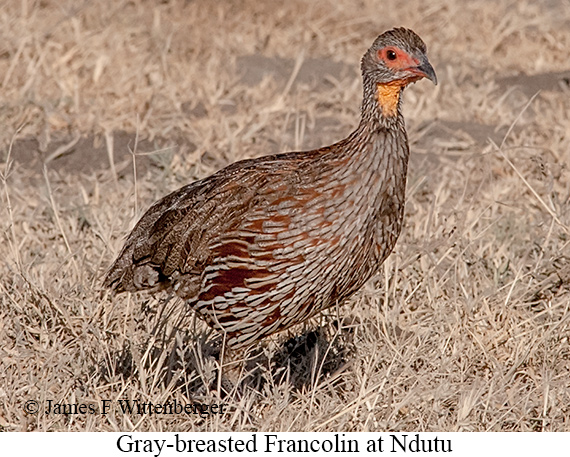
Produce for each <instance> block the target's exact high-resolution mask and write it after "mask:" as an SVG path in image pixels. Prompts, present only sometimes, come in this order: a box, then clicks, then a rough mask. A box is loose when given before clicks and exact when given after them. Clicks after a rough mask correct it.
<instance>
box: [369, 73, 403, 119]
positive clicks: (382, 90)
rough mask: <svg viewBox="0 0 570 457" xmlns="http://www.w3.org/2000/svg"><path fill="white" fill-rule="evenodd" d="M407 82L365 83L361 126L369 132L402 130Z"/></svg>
mask: <svg viewBox="0 0 570 457" xmlns="http://www.w3.org/2000/svg"><path fill="white" fill-rule="evenodd" d="M405 86H406V83H405V81H402V80H397V81H391V82H388V83H374V82H371V81H366V82H365V83H364V93H363V97H362V108H361V111H362V117H361V122H360V123H361V126H360V127H363V128H365V129H367V130H370V129H372V130H376V129H378V128H380V129H383V128H384V129H390V128H400V126H401V125H402V124H403V123H402V114H401V104H402V92H403V90H404V87H405Z"/></svg>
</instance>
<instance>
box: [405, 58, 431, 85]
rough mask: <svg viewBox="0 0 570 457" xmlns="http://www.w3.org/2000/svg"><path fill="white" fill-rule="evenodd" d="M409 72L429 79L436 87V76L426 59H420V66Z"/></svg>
mask: <svg viewBox="0 0 570 457" xmlns="http://www.w3.org/2000/svg"><path fill="white" fill-rule="evenodd" d="M410 70H411V71H412V72H413V73H415V74H417V75H418V76H421V77H423V78H427V79H429V80H430V81H431V82H433V83H434V84H435V85H436V86H437V76H436V75H435V70H434V69H433V67H432V66H431V63H429V60H428V59H427V57H425V56H424V57H422V59H421V60H420V64H419V65H418V66H417V67H414V68H411V69H410Z"/></svg>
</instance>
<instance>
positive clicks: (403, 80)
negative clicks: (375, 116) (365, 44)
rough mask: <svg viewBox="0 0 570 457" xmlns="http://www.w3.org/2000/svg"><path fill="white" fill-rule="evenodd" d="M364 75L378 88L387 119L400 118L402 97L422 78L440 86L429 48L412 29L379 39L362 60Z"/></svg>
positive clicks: (388, 32)
mask: <svg viewBox="0 0 570 457" xmlns="http://www.w3.org/2000/svg"><path fill="white" fill-rule="evenodd" d="M361 67H362V75H363V78H364V80H365V81H366V82H368V83H370V84H372V85H373V86H374V87H375V88H376V97H377V100H378V103H379V105H380V108H381V109H382V112H383V114H384V115H385V116H394V115H396V114H397V108H398V102H399V99H400V93H401V91H402V89H403V88H404V87H406V86H407V85H408V84H410V83H413V82H416V81H418V80H419V79H422V78H428V79H430V80H431V81H432V82H433V83H434V84H437V77H436V75H435V71H434V69H433V67H432V66H431V64H430V63H429V60H428V58H427V54H426V45H425V43H424V42H423V41H422V39H421V38H420V37H419V36H418V35H417V34H416V33H414V32H413V31H412V30H410V29H405V28H395V29H392V30H389V31H387V32H384V33H383V34H382V35H380V36H379V37H378V38H376V40H375V41H374V43H373V44H372V46H371V47H370V49H369V50H368V51H367V52H366V54H364V57H362V65H361Z"/></svg>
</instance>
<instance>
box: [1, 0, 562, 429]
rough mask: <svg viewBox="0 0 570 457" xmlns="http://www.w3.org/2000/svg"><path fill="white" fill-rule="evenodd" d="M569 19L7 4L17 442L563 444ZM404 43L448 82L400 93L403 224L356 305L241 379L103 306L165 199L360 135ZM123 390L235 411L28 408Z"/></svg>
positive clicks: (152, 308) (184, 5) (246, 1)
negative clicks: (394, 439) (371, 55)
mask: <svg viewBox="0 0 570 457" xmlns="http://www.w3.org/2000/svg"><path fill="white" fill-rule="evenodd" d="M568 11H570V4H569V3H568V1H567V0H552V1H541V2H532V1H523V2H514V3H513V2H508V1H499V2H490V1H479V2H470V3H465V2H460V1H459V0H457V1H449V2H437V1H436V2H419V1H415V0H411V1H407V2H397V1H392V0H388V1H383V2H379V1H378V2H376V1H372V0H363V1H359V2H354V1H349V0H337V1H325V0H322V1H290V2H286V3H285V4H283V5H282V6H280V7H275V5H274V4H272V3H271V2H265V3H264V2H254V1H250V0H243V1H237V0H236V1H228V2H208V1H200V0H195V1H182V0H179V1H176V0H172V1H162V2H158V1H157V2H146V1H137V0H131V1H126V0H119V1H110V0H109V1H100V2H88V1H84V2H75V1H62V2H56V1H51V0H44V1H33V0H24V1H21V0H8V1H5V2H3V5H2V6H1V7H0V38H1V39H0V88H1V90H0V121H1V125H2V126H3V128H2V129H0V143H1V150H0V172H1V175H0V187H1V189H0V202H1V203H0V227H1V232H0V236H1V243H0V258H1V260H0V429H3V430H10V431H16V430H17V431H25V430H89V431H95V430H149V431H155V430H156V431H159V430H186V431H225V430H242V431H247V430H280V431H288V430H290V431H305V430H316V431H331V430H342V431H371V430H410V431H435V430H442V431H456V430H457V431H510V430H513V431H562V430H565V431H570V406H569V405H570V340H569V338H570V312H569V308H570V261H569V259H570V247H569V243H570V232H569V228H570V179H569V170H568V163H570V88H569V81H570V66H569V65H570V64H569V63H568V50H569V49H570V15H569V13H568ZM400 25H402V26H407V27H411V28H413V29H414V30H415V31H416V32H418V33H419V34H420V35H421V36H422V37H423V38H424V40H425V41H426V43H427V44H428V49H429V55H430V60H431V61H432V63H433V64H434V66H435V68H436V71H437V74H438V79H439V81H440V84H439V85H438V86H437V87H436V88H434V87H433V86H432V85H431V84H429V83H425V82H420V83H418V84H416V85H414V86H413V87H411V88H409V89H408V90H407V91H406V94H405V115H406V121H407V125H408V132H409V135H410V140H411V145H412V150H413V157H412V163H411V169H410V175H409V180H408V201H407V211H406V220H405V228H404V231H403V234H402V236H401V238H400V240H399V242H398V245H397V247H396V250H395V252H394V253H393V254H392V256H391V257H390V259H389V260H388V261H387V262H386V263H385V264H384V266H382V267H381V269H380V271H379V275H378V276H377V277H376V278H375V279H373V280H372V281H370V283H369V284H368V285H367V286H366V287H365V288H364V290H363V291H362V293H360V294H359V295H358V296H357V297H356V298H354V299H353V300H351V301H350V302H349V303H346V304H345V305H344V306H341V307H339V308H338V309H332V310H330V311H329V312H327V313H326V315H323V316H320V317H319V318H317V319H314V320H312V321H311V322H309V323H307V324H306V325H303V326H299V327H297V328H294V329H293V330H292V331H291V332H289V333H288V334H282V335H278V336H277V337H274V338H273V339H271V340H269V341H268V342H267V343H265V344H263V345H262V346H261V347H260V348H258V350H257V352H256V354H254V355H255V357H256V359H255V360H253V361H251V362H250V363H248V364H246V365H245V367H246V369H247V370H249V372H242V373H240V374H239V376H238V377H237V378H235V377H234V383H231V382H230V383H228V382H227V380H226V379H225V376H220V372H219V370H218V366H219V363H220V360H222V358H221V357H220V355H218V354H216V351H217V350H216V344H215V343H216V335H214V334H212V333H211V332H209V331H208V329H207V328H206V327H205V326H204V325H203V324H202V323H201V322H200V321H199V320H196V319H195V317H194V316H193V315H192V313H184V311H183V310H184V308H183V306H182V304H180V303H178V302H177V301H175V300H172V299H169V298H168V297H164V296H157V297H152V296H149V295H139V296H129V295H122V296H117V297H112V296H110V295H109V294H108V293H107V292H106V291H103V290H101V277H102V275H103V274H104V272H105V270H106V268H107V267H108V266H109V264H110V262H111V261H112V259H113V258H114V257H115V255H116V254H117V253H118V250H119V249H120V247H121V245H122V241H123V239H124V236H125V235H126V234H127V233H128V231H129V229H130V228H131V227H132V226H133V224H134V223H135V222H136V220H137V219H138V217H140V215H141V214H142V212H143V211H144V210H145V209H146V208H148V206H149V205H150V204H151V203H152V202H153V201H155V200H156V199H157V198H159V197H160V196H162V195H164V194H165V193H167V192H168V191H171V190H174V189H175V188H177V187H179V186H181V185H183V184H185V183H187V182H190V181H192V180H194V179H197V178H201V177H204V176H207V175H209V174H210V173H212V172H213V171H215V170H216V169H219V168H221V167H223V166H225V165H227V164H228V163H230V162H233V161H235V160H238V159H241V158H246V157H254V156H259V155H264V154H268V153H272V152H277V151H285V150H292V149H306V148H312V147H316V146H320V145H324V144H330V143H332V142H334V141H336V140H339V139H341V138H342V137H344V136H345V135H347V134H348V133H349V132H350V130H351V129H352V128H354V126H355V125H356V123H357V120H358V112H359V104H360V91H361V89H360V78H359V72H358V64H359V58H360V56H361V55H362V54H363V52H364V51H365V50H366V49H367V48H368V46H369V45H370V43H371V42H372V41H373V39H374V38H375V37H376V36H377V35H378V34H379V33H381V32H382V31H384V30H386V29H388V28H391V27H393V26H400ZM135 170H136V172H135ZM169 314H172V316H170V318H167V317H168V315H169ZM247 370H246V371H247ZM120 398H130V399H135V398H136V399H142V400H146V401H148V400H150V401H153V402H165V401H166V400H169V399H170V400H173V399H176V400H177V401H179V402H182V403H191V402H204V403H214V402H218V403H219V402H223V403H225V404H227V405H228V410H227V412H226V414H224V415H213V416H210V417H199V416H185V415H173V416H165V417H160V416H145V415H142V416H140V415H136V414H123V413H122V412H121V411H119V410H117V409H114V410H113V411H112V412H111V413H110V414H108V415H106V416H103V415H101V414H76V415H57V414H35V415H34V414H26V412H25V411H24V409H23V405H24V404H25V402H26V401H28V400H30V399H35V400H38V401H39V402H40V406H41V408H42V409H43V408H44V407H45V405H46V404H47V402H48V400H51V401H52V402H60V403H66V404H79V403H84V404H88V405H94V406H96V407H98V408H100V407H101V405H102V400H104V399H110V400H113V401H114V400H116V399H120Z"/></svg>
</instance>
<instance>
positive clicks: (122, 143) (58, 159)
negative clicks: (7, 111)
mask: <svg viewBox="0 0 570 457" xmlns="http://www.w3.org/2000/svg"><path fill="white" fill-rule="evenodd" d="M135 145H136V155H137V157H136V164H137V172H139V173H145V172H146V171H147V170H148V168H149V167H150V166H153V165H154V166H160V163H161V160H160V158H159V157H160V156H164V155H165V154H173V153H175V152H178V151H179V150H180V148H181V147H184V148H186V149H187V150H189V151H190V152H191V151H194V150H195V149H196V146H195V145H194V144H193V143H191V142H189V141H187V140H185V139H183V138H179V139H178V140H177V141H176V140H173V139H165V138H156V139H154V140H153V141H149V140H147V139H139V140H138V141H137V139H136V134H135V133H134V132H133V133H129V132H125V131H118V132H114V133H113V134H112V146H108V144H107V141H106V138H105V137H104V136H102V135H90V136H87V137H79V138H78V137H75V138H72V137H62V138H60V139H57V140H54V141H52V142H50V143H49V144H48V145H47V146H46V147H42V145H40V142H39V141H38V140H37V139H36V138H23V139H20V140H16V141H15V142H14V144H13V146H12V159H13V160H14V161H15V162H16V163H17V164H18V166H19V167H21V168H24V169H26V170H27V171H28V174H29V173H30V172H31V173H32V174H37V175H39V176H41V174H42V170H43V167H44V164H45V165H46V166H47V167H48V169H53V170H56V171H59V172H65V173H69V174H90V173H93V172H96V171H99V170H106V169H113V168H114V169H115V170H116V172H117V175H118V176H124V175H129V174H132V173H133V167H132V160H133V159H132V153H133V152H135ZM109 150H111V151H112V153H110V152H109ZM111 162H112V165H111Z"/></svg>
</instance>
